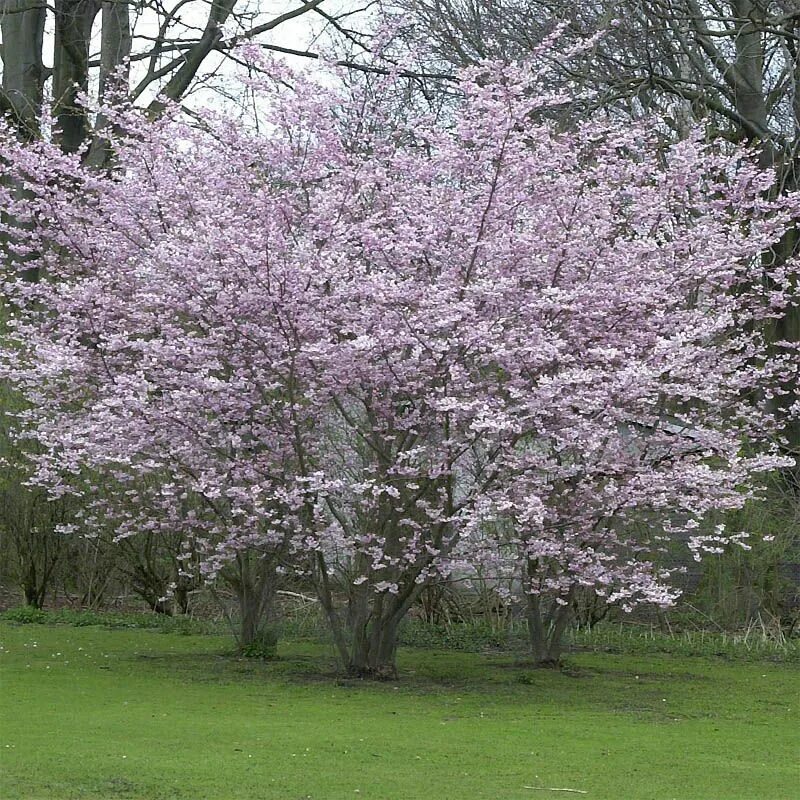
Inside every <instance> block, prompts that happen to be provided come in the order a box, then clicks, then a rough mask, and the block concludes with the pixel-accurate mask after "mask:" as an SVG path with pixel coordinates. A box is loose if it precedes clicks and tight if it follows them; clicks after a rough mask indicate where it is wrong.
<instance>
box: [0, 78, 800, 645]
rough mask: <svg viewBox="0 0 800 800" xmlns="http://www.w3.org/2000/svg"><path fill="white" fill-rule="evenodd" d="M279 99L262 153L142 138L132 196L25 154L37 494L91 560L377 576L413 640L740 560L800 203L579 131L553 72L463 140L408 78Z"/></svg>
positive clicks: (374, 603)
mask: <svg viewBox="0 0 800 800" xmlns="http://www.w3.org/2000/svg"><path fill="white" fill-rule="evenodd" d="M276 69H277V68H276ZM279 72H280V75H279V79H276V80H274V81H271V82H268V81H263V82H262V83H261V84H260V86H259V91H260V92H261V97H262V102H263V109H264V110H263V118H262V120H261V122H260V125H259V126H258V130H254V129H252V128H251V127H248V126H244V125H240V124H238V123H235V122H234V121H231V120H226V119H224V118H220V117H217V116H214V115H212V114H210V113H209V114H205V115H201V117H200V118H199V119H198V118H192V119H190V120H188V121H187V120H186V119H185V118H182V117H181V116H180V114H179V113H178V112H177V111H174V112H173V113H171V114H167V115H166V116H165V117H164V118H163V119H162V120H161V121H158V122H146V121H143V120H141V119H139V118H138V117H137V116H136V114H135V113H134V112H124V111H117V112H115V113H116V120H117V130H118V131H124V133H119V132H118V133H117V134H116V135H115V138H114V151H115V160H114V165H113V168H112V169H110V170H109V171H108V172H106V173H102V174H100V173H97V172H93V171H91V170H89V169H86V168H85V167H83V166H82V165H81V162H80V159H79V157H78V156H68V155H63V154H61V153H60V152H59V151H58V150H57V149H56V148H55V147H54V146H52V145H51V144H49V143H48V142H46V141H44V142H40V143H38V144H36V145H22V144H18V143H17V142H15V141H14V139H13V137H12V136H11V134H10V132H9V131H8V130H4V131H3V132H2V136H3V148H4V149H3V153H4V155H3V159H2V162H1V163H0V171H1V177H0V194H1V195H2V197H0V206H3V207H4V208H6V209H7V213H6V215H5V216H4V218H3V221H2V230H1V231H0V234H2V235H3V236H4V237H5V242H6V244H5V250H6V265H7V267H8V268H9V269H8V271H7V273H6V275H5V277H4V280H3V292H4V293H5V295H6V297H7V299H8V301H9V304H10V307H11V308H12V309H13V313H12V315H11V320H10V322H9V332H8V335H7V336H6V337H5V339H4V353H3V366H2V373H3V376H4V377H5V378H9V379H12V380H13V381H14V383H15V385H16V386H17V388H18V389H19V390H20V391H21V392H23V393H24V395H25V396H26V397H27V399H28V408H27V411H25V412H24V414H22V415H21V417H20V420H19V422H20V429H21V431H22V435H24V436H29V437H34V438H35V439H36V441H37V442H38V448H37V453H38V455H37V457H36V460H35V462H34V464H33V465H32V473H31V480H32V481H34V482H37V483H41V484H44V485H46V486H47V487H48V488H49V490H50V492H51V494H52V495H53V496H58V495H59V494H61V493H64V492H80V493H81V494H82V497H83V501H84V502H83V505H82V511H81V512H80V513H79V514H78V518H77V519H75V520H74V521H73V524H74V525H75V526H77V529H78V530H80V531H81V532H82V533H84V534H86V535H91V534H92V532H93V531H96V530H97V529H98V528H99V527H100V526H108V525H113V526H114V528H115V531H116V535H117V536H118V537H127V536H135V535H136V534H137V533H138V532H140V531H145V530H146V531H156V532H157V531H159V530H164V531H169V530H175V529H176V528H180V529H182V530H185V531H186V532H187V534H188V538H189V540H191V542H192V547H193V548H194V549H195V550H196V551H197V552H200V553H201V554H202V558H203V564H204V569H205V571H206V573H207V575H208V576H209V577H213V575H214V574H215V573H216V572H217V571H218V570H219V569H220V568H221V567H222V566H223V565H224V564H225V563H227V562H228V561H229V560H230V559H232V558H233V557H234V556H235V555H236V553H237V552H240V551H241V550H243V549H248V548H256V549H258V550H260V551H273V552H276V553H280V554H281V555H282V557H285V559H286V560H287V563H289V562H291V563H294V564H296V565H299V568H301V569H304V570H307V571H309V573H310V574H313V575H314V577H315V578H316V580H317V581H318V586H319V587H321V588H320V591H321V592H323V593H324V591H327V589H326V587H327V585H328V579H329V578H330V576H331V575H332V574H333V569H334V565H336V567H337V568H342V567H346V571H347V575H348V580H349V585H350V590H349V591H350V592H351V600H352V602H353V603H354V604H356V606H358V605H359V604H361V606H362V607H363V608H364V609H368V615H371V616H370V618H371V619H373V620H380V621H381V624H382V625H383V626H384V627H385V628H387V629H389V628H391V627H392V626H395V627H396V624H397V622H399V620H400V619H402V617H403V615H404V614H405V613H406V611H407V610H408V608H409V606H410V604H411V603H412V602H413V600H414V599H415V598H416V597H417V596H418V594H419V591H420V590H421V588H422V587H423V586H425V585H426V584H427V583H428V582H430V581H431V580H433V579H436V578H437V577H439V576H441V575H448V574H450V573H452V572H457V573H459V574H469V572H470V570H472V569H474V568H475V567H476V566H478V565H479V566H480V567H481V569H482V570H483V571H484V573H483V574H485V573H486V570H489V572H491V570H495V572H496V574H497V575H498V576H499V575H514V576H516V577H517V578H518V580H519V582H520V583H519V586H520V590H521V592H523V593H533V594H544V595H547V596H549V597H553V598H556V601H557V602H559V603H566V602H568V600H569V597H570V592H571V591H573V590H574V588H575V587H576V586H584V587H588V588H590V589H591V590H594V591H596V592H597V593H599V594H600V595H602V596H603V597H605V598H607V599H608V600H609V601H619V602H621V603H623V604H624V605H626V606H632V605H634V604H636V603H638V602H642V601H647V602H656V603H660V604H669V603H670V602H671V601H672V600H673V599H674V597H675V593H674V591H673V590H672V589H671V588H670V586H669V580H668V579H669V574H668V571H665V570H664V569H663V568H661V567H659V566H658V559H657V558H654V554H655V553H657V552H658V550H659V548H661V547H663V546H664V544H665V543H666V542H668V541H669V540H671V539H675V538H676V537H677V538H682V539H684V540H686V541H689V539H690V537H693V538H691V543H692V547H693V548H694V550H695V551H697V552H702V551H703V549H711V550H712V551H713V550H714V549H716V548H717V547H720V546H723V545H724V544H725V543H726V542H727V541H728V537H726V535H725V533H724V531H723V530H717V531H715V532H714V533H713V534H712V535H711V536H710V537H709V538H708V540H707V541H706V540H705V539H703V537H701V536H698V526H699V525H701V523H702V521H703V519H704V518H705V517H706V516H707V515H708V514H709V513H710V512H713V511H718V510H725V509H730V508H736V507H739V506H741V505H742V503H743V502H745V500H746V499H747V498H749V497H751V496H752V495H753V493H754V491H755V490H754V488H753V487H754V486H756V485H757V480H756V477H757V476H758V474H759V473H762V472H764V471H768V470H772V469H775V468H776V467H780V466H783V465H785V464H786V463H787V462H786V459H785V458H782V457H781V456H780V455H779V452H778V449H777V445H776V440H777V438H778V437H779V431H780V421H779V420H776V418H775V416H774V414H772V413H770V412H769V408H768V401H769V399H770V397H771V396H773V395H774V394H775V393H781V392H784V393H785V392H786V391H789V389H787V387H791V385H792V381H793V380H795V379H796V370H797V358H796V352H795V351H793V350H791V348H789V347H788V346H787V348H786V351H785V353H786V355H785V357H779V358H773V359H771V360H767V359H766V344H765V341H764V335H763V333H762V331H763V330H765V328H766V327H767V326H768V322H769V320H770V318H771V317H773V316H775V315H777V314H779V313H781V312H782V310H783V309H785V307H786V306H787V304H789V303H791V302H792V298H791V292H790V289H791V285H792V281H793V280H795V279H796V266H795V265H793V264H781V265H780V266H776V267H775V268H774V269H772V271H771V272H770V273H769V274H768V275H767V274H765V269H766V267H765V263H767V261H768V260H767V259H765V258H764V257H763V254H765V253H768V252H770V249H771V248H773V247H774V246H775V245H776V243H777V242H778V241H779V240H780V238H781V236H782V233H783V231H784V230H785V229H786V227H787V225H789V224H790V222H791V220H792V218H793V217H794V216H795V215H796V213H797V210H798V200H797V199H796V198H794V197H788V198H784V199H782V200H781V201H780V202H778V201H774V200H770V199H769V197H770V187H771V183H772V176H771V175H769V174H764V173H761V172H759V171H758V170H757V169H756V167H755V166H754V165H753V164H752V162H751V161H750V160H749V158H748V157H747V154H746V153H744V152H741V151H735V152H731V151H728V152H721V151H719V150H715V149H714V148H712V147H711V146H709V145H707V144H705V143H704V142H703V141H701V140H700V139H691V140H689V141H686V142H683V143H681V144H679V145H676V146H674V147H671V148H669V149H668V150H665V149H663V147H660V146H659V145H658V143H657V142H656V140H655V139H654V138H653V137H652V136H651V135H650V134H649V132H648V129H647V126H646V125H641V126H638V125H631V124H630V123H626V124H625V125H624V126H622V125H617V124H615V123H613V122H597V121H592V122H587V123H585V124H583V125H581V126H579V127H577V128H575V129H574V130H569V131H564V130H560V129H559V127H558V126H557V125H556V124H554V123H553V124H551V123H549V122H546V121H543V120H546V119H547V117H548V115H547V113H545V112H546V111H547V110H548V108H550V107H551V106H553V105H557V104H558V102H559V101H560V98H558V97H554V96H542V95H540V94H538V93H537V92H536V90H535V86H536V72H535V70H533V69H532V68H530V67H526V66H525V65H521V66H514V67H502V68H500V67H496V66H493V65H484V66H482V67H481V68H480V69H474V70H471V71H467V72H465V73H464V74H463V76H462V79H461V83H460V91H461V100H460V102H459V103H458V104H457V105H456V106H455V107H454V108H453V109H452V112H451V115H450V117H449V118H448V119H447V120H445V121H442V120H434V119H432V118H430V117H428V116H426V115H425V114H422V113H420V114H414V113H406V114H403V115H397V114H396V113H395V109H393V108H392V107H391V105H390V104H388V103H386V102H383V101H382V99H381V98H382V97H384V96H385V97H389V96H392V94H393V93H392V88H393V86H394V82H396V80H397V79H396V78H394V77H392V76H387V77H386V78H385V79H383V80H384V83H385V86H384V87H378V89H377V90H376V89H375V87H374V86H372V87H371V90H370V91H369V92H367V91H366V90H365V91H363V92H360V91H359V90H358V89H353V87H352V86H351V87H350V88H349V89H347V90H346V91H345V90H344V89H341V88H338V86H339V85H338V84H336V83H335V82H333V81H331V80H330V79H326V80H321V79H318V78H317V77H315V76H314V75H311V76H309V75H305V76H301V75H292V74H290V73H288V71H287V70H286V69H285V68H283V67H282V68H280V70H279ZM382 88H383V89H385V91H382ZM109 116H113V115H111V114H110V112H109ZM31 271H35V272H36V273H38V274H39V275H40V276H41V277H40V280H38V281H31V280H30V279H29V278H30V274H31Z"/></svg>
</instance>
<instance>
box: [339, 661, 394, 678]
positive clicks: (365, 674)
mask: <svg viewBox="0 0 800 800" xmlns="http://www.w3.org/2000/svg"><path fill="white" fill-rule="evenodd" d="M347 676H348V677H349V678H358V679H359V680H363V681H395V680H397V667H396V666H395V665H394V664H381V665H379V666H374V667H372V666H356V665H354V664H351V665H350V666H349V667H348V668H347Z"/></svg>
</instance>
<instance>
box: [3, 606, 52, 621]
mask: <svg viewBox="0 0 800 800" xmlns="http://www.w3.org/2000/svg"><path fill="white" fill-rule="evenodd" d="M0 619H4V620H6V621H7V622H15V623H17V624H18V625H33V624H41V623H44V622H48V621H49V619H50V615H49V614H48V613H47V612H46V611H44V610H43V609H41V608H36V607H35V606H18V607H17V608H10V609H8V611H4V612H3V613H2V614H0Z"/></svg>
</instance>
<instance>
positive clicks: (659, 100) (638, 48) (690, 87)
mask: <svg viewBox="0 0 800 800" xmlns="http://www.w3.org/2000/svg"><path fill="white" fill-rule="evenodd" d="M390 2H392V3H393V5H392V7H391V8H389V7H387V13H395V14H397V15H398V19H399V20H400V22H401V29H402V31H403V36H404V37H405V42H406V45H407V46H410V47H411V48H412V49H414V50H416V51H417V52H425V53H427V54H428V58H429V59H430V63H431V64H432V65H435V66H436V68H438V69H442V68H446V67H448V66H449V67H450V68H457V67H463V66H468V65H472V64H475V63H478V62H479V61H481V60H483V59H498V60H501V61H510V60H514V59H519V58H524V57H525V56H526V54H528V53H530V52H531V51H532V50H533V49H534V48H535V47H536V46H537V45H539V44H540V43H541V42H542V41H544V40H545V38H546V37H547V36H548V35H550V34H552V33H553V31H555V30H556V29H557V28H558V27H559V26H561V28H562V33H561V36H560V42H561V44H562V45H563V47H564V48H567V47H569V46H570V45H571V44H573V43H578V42H581V41H584V42H585V41H587V40H590V39H591V37H593V36H594V35H595V34H597V33H599V32H602V35H601V36H600V37H599V38H598V39H597V40H596V41H595V42H594V43H593V44H592V46H591V47H590V48H589V49H588V50H586V51H585V52H584V53H582V54H581V55H580V56H579V57H578V58H572V59H568V60H567V59H562V58H560V56H559V52H560V50H561V48H555V49H554V50H553V52H552V56H551V60H552V66H553V69H552V70H551V71H549V74H550V75H552V77H553V81H554V84H557V85H558V86H560V87H561V88H569V89H571V90H573V92H574V95H575V96H576V97H577V98H579V99H578V100H577V102H576V103H575V104H574V105H573V107H572V108H571V109H570V113H571V114H574V115H577V116H585V115H587V114H591V113H596V112H600V113H613V114H627V115H631V116H634V117H636V116H642V115H643V114H657V116H658V118H659V119H660V120H662V121H663V122H664V123H665V126H664V131H665V134H667V135H669V136H670V137H673V138H678V137H681V136H683V135H685V134H686V133H687V132H688V130H689V129H690V128H692V127H693V126H695V125H698V124H700V125H702V126H703V127H704V129H705V130H706V131H707V133H708V135H709V136H711V137H715V138H720V139H724V140H729V141H732V142H748V143H750V144H752V145H753V146H754V147H755V148H757V151H758V153H759V158H760V160H761V163H762V165H763V166H764V167H772V168H774V169H775V170H776V172H777V175H778V184H777V186H778V189H777V190H778V191H795V190H798V189H800V0H621V1H620V0H615V1H614V2H611V0H390ZM574 118H575V117H573V119H574ZM799 247H800V237H798V232H797V231H796V230H790V231H787V234H786V236H785V237H784V240H783V242H782V243H781V245H780V247H779V248H778V249H777V250H776V251H775V252H771V253H768V254H765V258H771V259H776V258H777V259H783V260H785V259H787V258H788V257H789V256H790V255H792V254H795V253H797V251H798V248H799ZM798 291H800V287H798ZM774 339H775V341H776V342H779V341H781V340H788V341H790V342H795V343H796V342H799V341H800V313H798V311H797V309H793V310H790V311H788V312H787V313H786V315H785V316H784V317H783V318H782V319H781V320H779V321H778V322H777V323H776V326H775V331H774ZM796 394H797V385H796V384H795V385H794V386H792V385H789V386H788V387H787V395H786V397H784V398H779V399H778V401H777V402H778V403H785V402H788V403H789V404H791V402H792V401H793V400H794V399H796ZM786 434H787V437H788V450H789V452H791V453H793V454H794V455H795V457H796V458H797V457H800V422H795V423H794V424H793V425H789V426H788V427H787V429H786ZM790 473H791V471H790ZM787 477H788V478H789V479H790V481H791V482H792V484H793V485H794V491H795V492H796V493H797V494H798V495H800V467H799V468H798V469H797V470H794V471H793V473H791V474H789V475H787Z"/></svg>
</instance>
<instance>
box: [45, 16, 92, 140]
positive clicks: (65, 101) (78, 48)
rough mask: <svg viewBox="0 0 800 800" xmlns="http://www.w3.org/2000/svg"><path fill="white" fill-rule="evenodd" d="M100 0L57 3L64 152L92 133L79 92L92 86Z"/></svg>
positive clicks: (56, 97)
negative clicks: (91, 55) (93, 41)
mask: <svg viewBox="0 0 800 800" xmlns="http://www.w3.org/2000/svg"><path fill="white" fill-rule="evenodd" d="M99 10H100V4H99V2H97V0H58V1H57V2H56V6H55V55H54V58H53V111H54V114H55V117H56V119H57V121H58V127H59V134H58V137H59V141H60V144H61V149H62V150H63V151H64V152H65V153H75V152H77V151H78V150H79V149H80V148H81V146H82V145H83V143H84V141H85V140H86V137H87V135H88V133H89V126H88V119H87V116H86V110H85V109H84V108H83V107H82V106H81V105H80V103H79V99H78V95H79V93H80V92H86V91H87V89H88V88H89V43H90V41H91V36H92V24H93V22H94V18H95V17H96V16H97V12H98V11H99Z"/></svg>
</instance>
